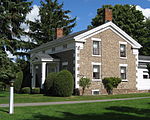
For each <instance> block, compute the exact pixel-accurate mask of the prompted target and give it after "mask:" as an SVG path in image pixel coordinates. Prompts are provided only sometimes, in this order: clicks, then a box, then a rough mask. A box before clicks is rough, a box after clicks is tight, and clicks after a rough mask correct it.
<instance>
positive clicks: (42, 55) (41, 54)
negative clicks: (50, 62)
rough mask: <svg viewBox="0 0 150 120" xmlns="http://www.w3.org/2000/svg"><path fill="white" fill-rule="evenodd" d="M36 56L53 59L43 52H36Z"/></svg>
mask: <svg viewBox="0 0 150 120" xmlns="http://www.w3.org/2000/svg"><path fill="white" fill-rule="evenodd" d="M36 57H38V58H46V59H53V57H52V56H50V55H48V54H44V53H37V54H36Z"/></svg>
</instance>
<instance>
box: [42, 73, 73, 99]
mask: <svg viewBox="0 0 150 120" xmlns="http://www.w3.org/2000/svg"><path fill="white" fill-rule="evenodd" d="M73 85H74V80H73V76H72V74H71V73H70V72H69V71H68V70H62V71H60V72H59V73H50V74H49V75H48V76H47V78H46V81H45V83H44V87H45V91H46V94H47V95H54V96H61V97H68V96H71V95H72V93H73Z"/></svg>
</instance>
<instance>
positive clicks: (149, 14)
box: [136, 0, 150, 18]
mask: <svg viewBox="0 0 150 120" xmlns="http://www.w3.org/2000/svg"><path fill="white" fill-rule="evenodd" d="M149 1H150V0H149ZM136 9H137V10H139V11H142V13H143V15H144V16H145V17H146V18H148V17H150V8H145V9H144V8H142V7H141V6H139V5H137V6H136Z"/></svg>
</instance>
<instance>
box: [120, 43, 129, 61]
mask: <svg viewBox="0 0 150 120" xmlns="http://www.w3.org/2000/svg"><path fill="white" fill-rule="evenodd" d="M121 45H125V50H126V51H125V53H126V56H125V57H121V55H120V46H121ZM119 57H120V58H121V59H127V42H120V41H119Z"/></svg>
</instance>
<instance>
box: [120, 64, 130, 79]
mask: <svg viewBox="0 0 150 120" xmlns="http://www.w3.org/2000/svg"><path fill="white" fill-rule="evenodd" d="M121 67H126V79H122V80H121V81H122V82H128V79H127V67H128V64H119V74H120V75H121V69H120V68H121ZM120 78H121V76H120Z"/></svg>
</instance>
